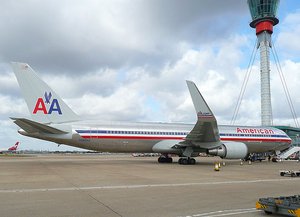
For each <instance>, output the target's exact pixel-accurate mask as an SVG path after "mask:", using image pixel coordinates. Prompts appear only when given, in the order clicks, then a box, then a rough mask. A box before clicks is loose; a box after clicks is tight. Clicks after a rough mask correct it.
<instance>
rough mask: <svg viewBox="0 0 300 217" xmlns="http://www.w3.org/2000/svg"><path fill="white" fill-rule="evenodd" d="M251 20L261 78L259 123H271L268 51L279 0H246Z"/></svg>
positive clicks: (270, 45)
mask: <svg viewBox="0 0 300 217" xmlns="http://www.w3.org/2000/svg"><path fill="white" fill-rule="evenodd" d="M247 2H248V6H249V9H250V13H251V17H252V22H251V23H250V26H251V27H252V28H255V29H256V35H257V39H258V41H257V49H258V48H260V80H261V124H262V126H271V125H272V124H273V117H272V105H271V91H270V52H269V48H271V47H272V40H271V35H272V33H273V26H275V25H276V24H278V22H279V20H278V19H277V18H276V12H277V8H278V5H279V0H247Z"/></svg>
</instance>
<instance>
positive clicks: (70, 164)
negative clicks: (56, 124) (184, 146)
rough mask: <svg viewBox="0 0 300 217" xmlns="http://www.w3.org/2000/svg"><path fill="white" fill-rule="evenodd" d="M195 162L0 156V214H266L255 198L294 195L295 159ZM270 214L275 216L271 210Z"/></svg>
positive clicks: (299, 179) (118, 157)
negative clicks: (288, 173) (284, 174)
mask: <svg viewBox="0 0 300 217" xmlns="http://www.w3.org/2000/svg"><path fill="white" fill-rule="evenodd" d="M196 159H197V164H196V165H186V166H184V165H179V164H177V160H178V158H174V160H175V161H176V163H175V162H174V163H172V164H158V163H157V158H156V157H132V156H131V155H72V154H70V155H66V154H65V155H60V154H55V155H54V154H53V155H50V154H49V155H31V156H26V157H3V156H0V201H1V203H0V210H1V211H0V212H1V214H0V216H5V217H15V216H23V217H27V216H28V217H29V216H30V217H40V216H46V217H50V216H64V217H85V216H104V217H118V216H123V217H135V216H136V217H140V216H149V217H152V216H157V217H158V216H164V217H165V216H166V217H168V216H170V217H177V216H184V217H187V216H192V217H196V216H200V217H203V216H206V217H207V216H210V217H217V216H242V217H249V216H266V215H265V214H264V212H261V211H257V210H256V209H255V202H256V201H257V200H258V198H260V197H271V196H273V197H275V196H276V197H277V196H289V195H295V194H300V190H299V189H300V188H299V187H300V177H294V178H291V177H281V176H280V175H279V170H281V169H289V170H292V169H294V170H299V169H300V163H298V162H295V161H294V162H291V161H285V162H280V163H272V162H267V161H263V162H261V163H260V162H255V163H253V164H252V165H248V163H245V164H244V165H243V166H241V165H240V161H234V160H226V161H225V162H226V166H222V167H221V169H220V171H219V172H216V171H214V166H213V163H214V161H217V160H220V158H214V157H199V158H196ZM272 216H277V215H272Z"/></svg>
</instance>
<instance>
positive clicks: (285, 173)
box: [279, 170, 300, 177]
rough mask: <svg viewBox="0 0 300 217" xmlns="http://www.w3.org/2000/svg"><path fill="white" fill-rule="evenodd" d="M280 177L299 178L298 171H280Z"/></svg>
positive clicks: (299, 171)
mask: <svg viewBox="0 0 300 217" xmlns="http://www.w3.org/2000/svg"><path fill="white" fill-rule="evenodd" d="M279 173H280V175H281V176H285V175H287V176H291V177H295V176H300V170H280V171H279Z"/></svg>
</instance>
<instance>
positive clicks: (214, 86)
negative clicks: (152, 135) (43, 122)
mask: <svg viewBox="0 0 300 217" xmlns="http://www.w3.org/2000/svg"><path fill="white" fill-rule="evenodd" d="M278 18H279V20H280V23H279V24H278V25H277V26H276V27H274V34H273V41H274V44H275V48H276V51H277V54H278V56H279V60H280V64H281V67H282V71H283V73H284V74H285V78H286V81H287V84H288V88H289V91H290V94H291V98H292V101H293V103H294V107H295V110H296V113H297V115H298V116H299V117H300V95H299V84H300V58H299V53H300V43H299V35H300V2H299V1H298V0H285V1H281V3H280V6H279V11H278ZM250 20H251V17H250V14H249V11H248V6H247V1H246V0H226V1H219V0H189V1H182V0H130V1H128V0H100V1H99V0H86V1H79V0H78V1H76V0H53V1H38V0H23V1H18V0H2V1H0V31H1V34H0V148H4V147H8V146H10V145H12V144H14V142H15V141H16V140H19V141H21V146H20V148H21V149H35V150H66V149H68V147H67V146H61V147H57V145H55V144H53V143H48V142H44V141H38V140H35V139H31V138H26V137H22V136H20V135H19V134H18V133H17V130H18V127H17V126H15V125H14V124H13V123H12V121H11V120H10V119H9V117H24V116H25V117H29V112H28V109H27V107H26V104H25V101H24V100H23V98H22V97H21V93H20V90H19V87H18V84H17V80H16V78H15V77H14V74H13V72H12V69H11V67H10V64H9V63H10V62H11V61H18V62H26V63H28V64H30V65H31V67H32V68H33V69H35V70H36V71H37V72H38V73H39V75H40V76H41V77H42V78H43V79H44V80H45V81H46V82H47V83H48V84H49V85H50V86H51V87H52V88H53V89H54V90H56V92H57V93H58V94H60V95H61V96H62V98H64V99H65V101H66V102H67V103H68V104H69V105H70V107H71V108H72V109H73V110H74V111H75V112H76V113H77V114H79V115H82V116H87V117H90V118H97V119H99V120H122V121H151V122H155V121H163V122H188V123H193V122H195V117H196V115H195V112H194V108H193V106H192V101H191V99H190V97H189V93H188V89H187V87H186V84H185V80H193V81H194V82H195V83H196V84H197V85H198V87H199V89H200V91H201V92H202V94H203V95H204V97H205V98H206V100H207V102H208V104H209V105H210V107H211V109H212V110H213V112H214V114H215V115H216V117H217V120H218V123H219V124H230V121H231V119H232V116H233V111H234V107H235V105H236V103H237V99H238V95H239V92H240V89H241V86H242V83H243V79H244V76H245V74H246V71H247V67H248V63H249V61H250V56H251V53H252V49H253V47H254V44H255V40H256V36H255V30H254V29H251V28H250V27H249V22H250ZM258 60H259V55H258V54H257V55H256V59H255V62H254V65H253V69H252V72H251V75H250V79H249V82H248V85H247V88H246V91H245V96H244V98H243V101H242V103H241V108H240V111H239V113H238V116H237V120H236V122H235V123H236V124H243V125H245V124H246V125H260V82H259V79H260V78H259V62H258ZM271 61H272V62H271V68H272V75H271V77H272V78H271V85H272V87H271V88H272V107H273V116H274V124H275V125H290V126H295V122H294V120H293V119H292V115H291V112H290V109H289V106H288V104H287V101H286V99H285V95H284V90H283V87H282V84H281V81H280V77H279V74H278V71H277V70H276V67H275V64H274V58H273V57H272V55H271ZM299 122H300V120H299Z"/></svg>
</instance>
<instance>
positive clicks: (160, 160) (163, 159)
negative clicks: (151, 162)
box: [158, 154, 173, 163]
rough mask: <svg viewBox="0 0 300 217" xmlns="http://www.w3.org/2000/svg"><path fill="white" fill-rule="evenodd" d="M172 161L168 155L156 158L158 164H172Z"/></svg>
mask: <svg viewBox="0 0 300 217" xmlns="http://www.w3.org/2000/svg"><path fill="white" fill-rule="evenodd" d="M172 162H173V159H172V158H171V157H169V155H168V154H165V155H161V156H159V158H158V163H172Z"/></svg>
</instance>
